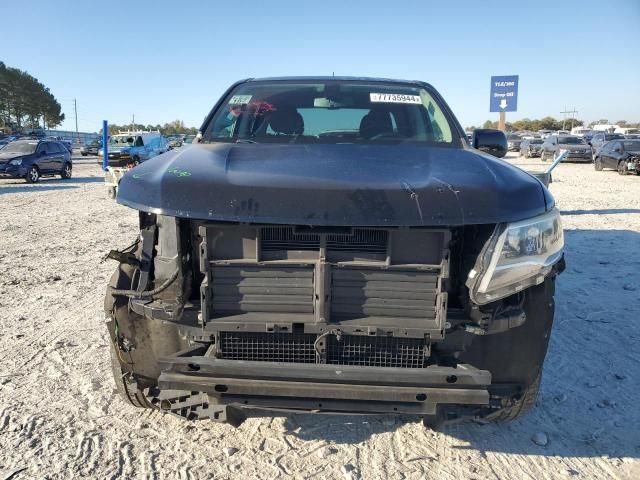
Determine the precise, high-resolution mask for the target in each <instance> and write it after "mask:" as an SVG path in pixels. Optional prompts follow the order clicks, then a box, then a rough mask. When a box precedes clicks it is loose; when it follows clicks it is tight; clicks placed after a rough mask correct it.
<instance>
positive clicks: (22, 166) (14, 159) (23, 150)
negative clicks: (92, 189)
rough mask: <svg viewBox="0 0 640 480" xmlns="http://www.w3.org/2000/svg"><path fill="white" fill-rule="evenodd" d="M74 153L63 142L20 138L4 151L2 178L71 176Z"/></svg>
mask: <svg viewBox="0 0 640 480" xmlns="http://www.w3.org/2000/svg"><path fill="white" fill-rule="evenodd" d="M72 167H73V165H72V162H71V155H70V154H69V151H68V150H67V148H66V147H65V146H64V145H63V144H62V143H60V142H56V141H49V140H16V141H14V142H11V143H9V144H8V145H6V146H5V147H4V148H3V149H2V150H1V151H0V178H24V179H25V180H26V181H27V182H28V183H36V182H38V181H39V180H40V178H42V177H50V176H53V175H60V176H61V177H62V178H71V172H72Z"/></svg>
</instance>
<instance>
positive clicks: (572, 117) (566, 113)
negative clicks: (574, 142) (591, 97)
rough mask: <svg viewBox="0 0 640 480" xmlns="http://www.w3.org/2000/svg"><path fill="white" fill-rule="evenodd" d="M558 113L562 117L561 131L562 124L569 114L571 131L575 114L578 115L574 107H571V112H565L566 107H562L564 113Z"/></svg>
mask: <svg viewBox="0 0 640 480" xmlns="http://www.w3.org/2000/svg"><path fill="white" fill-rule="evenodd" d="M560 113H562V114H563V115H564V116H563V117H562V129H563V130H564V122H565V120H566V118H567V115H568V114H571V129H572V130H573V122H574V121H575V115H576V113H578V110H576V107H573V110H567V107H564V112H560Z"/></svg>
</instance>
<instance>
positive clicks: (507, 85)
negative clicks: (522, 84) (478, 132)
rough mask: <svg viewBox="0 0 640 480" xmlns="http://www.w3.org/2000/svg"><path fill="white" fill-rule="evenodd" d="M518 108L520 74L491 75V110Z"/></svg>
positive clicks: (501, 110)
mask: <svg viewBox="0 0 640 480" xmlns="http://www.w3.org/2000/svg"><path fill="white" fill-rule="evenodd" d="M517 110H518V75H504V76H501V77H491V99H490V102H489V111H490V112H515V111H517Z"/></svg>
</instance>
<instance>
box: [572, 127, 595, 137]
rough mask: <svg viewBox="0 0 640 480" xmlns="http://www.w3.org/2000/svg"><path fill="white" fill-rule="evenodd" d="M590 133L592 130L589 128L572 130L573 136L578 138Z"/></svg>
mask: <svg viewBox="0 0 640 480" xmlns="http://www.w3.org/2000/svg"><path fill="white" fill-rule="evenodd" d="M590 131H591V129H590V128H587V127H573V128H572V129H571V135H575V136H576V137H582V136H583V135H584V134H585V133H589V132H590Z"/></svg>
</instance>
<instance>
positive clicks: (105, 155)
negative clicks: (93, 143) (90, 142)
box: [102, 120, 109, 170]
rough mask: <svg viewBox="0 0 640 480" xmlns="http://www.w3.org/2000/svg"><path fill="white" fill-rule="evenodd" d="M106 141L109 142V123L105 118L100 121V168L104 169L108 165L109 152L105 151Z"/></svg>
mask: <svg viewBox="0 0 640 480" xmlns="http://www.w3.org/2000/svg"><path fill="white" fill-rule="evenodd" d="M107 143H109V124H108V123H107V121H106V120H103V121H102V168H103V169H104V170H106V169H107V167H108V166H109V154H108V153H107Z"/></svg>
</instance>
